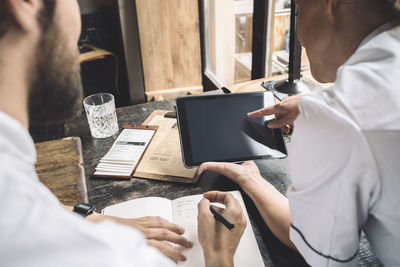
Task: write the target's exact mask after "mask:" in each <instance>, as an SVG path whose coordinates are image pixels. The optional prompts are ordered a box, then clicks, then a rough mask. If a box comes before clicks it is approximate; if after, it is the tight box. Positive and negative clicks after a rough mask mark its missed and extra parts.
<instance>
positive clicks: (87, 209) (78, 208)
mask: <svg viewBox="0 0 400 267" xmlns="http://www.w3.org/2000/svg"><path fill="white" fill-rule="evenodd" d="M95 210H96V207H95V206H94V205H93V204H89V203H85V202H78V204H76V205H75V206H74V212H76V213H78V214H80V215H82V216H83V217H86V216H88V215H90V214H92V213H93V212H94V211H95Z"/></svg>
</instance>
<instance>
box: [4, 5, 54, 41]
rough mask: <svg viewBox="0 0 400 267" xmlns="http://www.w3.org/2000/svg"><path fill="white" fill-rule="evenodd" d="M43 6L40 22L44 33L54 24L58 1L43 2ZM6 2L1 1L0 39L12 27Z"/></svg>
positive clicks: (39, 16)
mask: <svg viewBox="0 0 400 267" xmlns="http://www.w3.org/2000/svg"><path fill="white" fill-rule="evenodd" d="M42 2H43V6H42V9H41V10H40V12H39V15H38V20H39V23H40V26H41V27H42V30H43V31H46V30H47V27H48V26H49V25H50V24H51V23H52V21H53V18H54V9H55V5H56V3H55V2H56V0H42ZM7 10H8V9H7V8H6V1H5V0H0V38H1V37H3V36H4V34H6V32H7V30H8V29H9V27H10V25H11V23H12V22H11V18H10V14H8V13H7Z"/></svg>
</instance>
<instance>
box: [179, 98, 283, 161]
mask: <svg viewBox="0 0 400 267" xmlns="http://www.w3.org/2000/svg"><path fill="white" fill-rule="evenodd" d="M274 104H275V102H274V97H273V95H272V94H271V93H269V92H265V93H244V94H229V95H209V96H195V97H185V98H178V99H177V114H178V121H179V129H180V134H181V144H182V152H183V157H184V161H185V164H186V165H187V166H197V165H199V164H201V163H203V162H207V161H231V162H232V161H233V162H234V161H244V160H250V159H259V158H283V157H285V156H286V155H285V154H286V149H285V146H284V142H283V138H282V133H281V131H280V130H271V129H269V128H267V127H266V123H267V122H268V121H269V120H270V119H272V118H273V117H271V116H269V117H262V118H249V117H248V116H247V113H248V112H251V111H254V110H257V109H260V108H263V107H266V106H270V105H274Z"/></svg>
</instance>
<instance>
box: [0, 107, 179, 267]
mask: <svg viewBox="0 0 400 267" xmlns="http://www.w3.org/2000/svg"><path fill="white" fill-rule="evenodd" d="M0 129H1V130H0V207H1V208H0V266H7V267H12V266H21V267H29V266H31V267H33V266H37V267H47V266H48V267H55V266H65V267H71V266H74V267H78V266H85V267H88V266H95V267H101V266H113V267H119V266H121V267H122V266H124V267H125V266H126V267H127V266H173V264H172V261H170V260H169V259H167V258H166V257H164V256H163V255H161V254H160V253H159V252H158V251H157V250H156V249H154V248H151V247H149V246H148V245H147V243H146V240H145V238H144V236H143V235H142V234H141V233H139V232H138V231H136V230H134V229H132V228H129V227H126V226H122V225H117V224H114V223H112V222H108V221H106V222H102V223H98V224H95V223H90V222H87V221H85V220H84V219H83V217H81V216H80V215H77V214H74V213H72V212H69V211H67V210H65V209H64V208H63V206H62V205H61V204H60V202H59V201H58V200H57V198H56V197H55V196H54V195H53V194H52V193H51V192H50V191H49V190H48V189H47V188H46V187H45V186H44V185H43V184H42V183H40V181H39V180H38V178H37V175H36V172H35V170H34V163H35V161H36V152H35V147H34V144H33V142H32V139H31V137H30V136H29V134H28V132H27V131H26V129H25V128H23V126H22V125H21V124H20V123H19V122H17V121H16V120H14V119H13V118H11V117H10V116H8V115H6V114H5V113H3V112H0Z"/></svg>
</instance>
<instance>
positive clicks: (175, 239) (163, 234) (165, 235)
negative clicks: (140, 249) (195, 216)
mask: <svg viewBox="0 0 400 267" xmlns="http://www.w3.org/2000/svg"><path fill="white" fill-rule="evenodd" d="M145 232H146V234H145V235H146V238H147V239H155V240H158V241H169V242H172V243H175V244H178V245H181V246H182V247H185V248H191V247H193V243H192V242H191V241H189V240H187V239H186V238H184V237H183V236H181V235H178V234H176V233H174V232H172V231H170V230H168V229H162V228H148V229H146V230H145Z"/></svg>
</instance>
